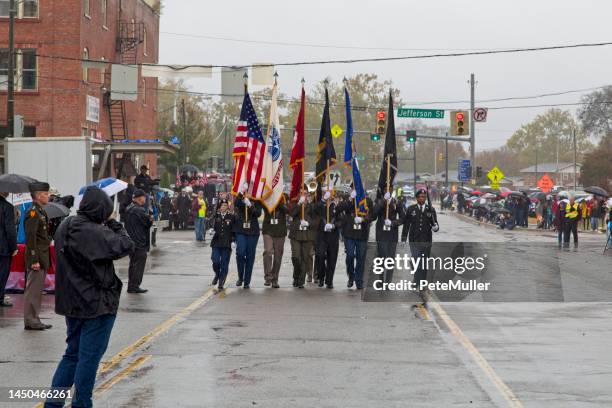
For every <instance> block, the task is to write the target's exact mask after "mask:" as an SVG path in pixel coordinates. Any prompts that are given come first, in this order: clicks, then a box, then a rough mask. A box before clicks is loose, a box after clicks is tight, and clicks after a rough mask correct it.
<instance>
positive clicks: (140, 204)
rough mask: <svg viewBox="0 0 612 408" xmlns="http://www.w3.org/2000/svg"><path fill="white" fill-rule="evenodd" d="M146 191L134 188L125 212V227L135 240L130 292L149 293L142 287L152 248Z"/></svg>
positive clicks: (131, 255) (129, 285)
mask: <svg viewBox="0 0 612 408" xmlns="http://www.w3.org/2000/svg"><path fill="white" fill-rule="evenodd" d="M146 200H147V198H146V193H145V192H144V191H142V190H141V189H139V188H137V189H136V190H134V197H133V199H132V201H133V202H132V204H131V205H130V206H129V207H128V208H127V210H126V212H125V229H126V230H127V232H128V234H129V236H130V238H132V241H134V244H135V247H134V251H133V252H132V253H131V254H130V266H129V269H128V288H127V292H128V293H147V292H148V290H147V289H143V288H141V287H140V284H141V283H142V277H143V275H144V270H145V266H146V263H147V253H148V252H149V249H150V236H151V235H150V233H149V230H150V229H151V225H153V220H152V218H151V216H149V215H147V212H146V210H145V207H144V206H145V204H146Z"/></svg>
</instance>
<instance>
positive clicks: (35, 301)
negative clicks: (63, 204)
mask: <svg viewBox="0 0 612 408" xmlns="http://www.w3.org/2000/svg"><path fill="white" fill-rule="evenodd" d="M39 191H42V190H39ZM48 224H49V220H48V218H47V213H46V212H45V210H44V209H43V208H42V207H41V206H40V205H38V204H36V203H35V204H33V205H32V207H30V209H29V210H28V211H27V213H26V217H25V221H24V227H25V234H26V250H25V263H26V288H25V292H24V311H23V313H24V324H25V327H26V328H35V327H40V326H42V325H43V324H42V322H41V321H40V318H39V313H40V306H41V302H42V291H43V289H44V287H45V276H46V275H47V270H49V267H50V266H51V257H50V252H49V245H50V244H51V239H50V238H49V231H48ZM34 264H39V265H40V268H38V270H34V269H33V268H32V266H33V265H34Z"/></svg>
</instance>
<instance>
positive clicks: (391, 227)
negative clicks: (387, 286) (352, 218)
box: [374, 192, 404, 282]
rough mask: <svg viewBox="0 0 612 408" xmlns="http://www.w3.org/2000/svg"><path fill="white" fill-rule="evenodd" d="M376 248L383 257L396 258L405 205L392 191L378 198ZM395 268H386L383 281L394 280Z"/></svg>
mask: <svg viewBox="0 0 612 408" xmlns="http://www.w3.org/2000/svg"><path fill="white" fill-rule="evenodd" d="M374 214H375V215H376V249H377V253H378V256H379V257H381V258H395V255H396V254H397V241H398V238H399V226H400V225H402V223H403V222H404V206H403V204H402V203H401V202H399V201H398V200H397V199H396V198H394V197H393V196H392V194H391V193H390V192H386V193H385V194H384V195H383V196H382V197H380V198H379V199H378V200H376V205H375V207H374ZM393 271H394V269H385V272H384V274H383V276H382V278H383V282H391V281H392V280H393Z"/></svg>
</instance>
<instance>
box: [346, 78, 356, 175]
mask: <svg viewBox="0 0 612 408" xmlns="http://www.w3.org/2000/svg"><path fill="white" fill-rule="evenodd" d="M344 99H345V100H346V143H345V144H344V165H345V166H348V167H351V163H352V162H353V152H355V149H354V146H353V117H352V116H351V98H350V97H349V93H348V89H346V87H345V88H344Z"/></svg>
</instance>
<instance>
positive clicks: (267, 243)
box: [261, 197, 287, 288]
mask: <svg viewBox="0 0 612 408" xmlns="http://www.w3.org/2000/svg"><path fill="white" fill-rule="evenodd" d="M261 229H262V235H263V241H264V253H263V264H264V280H265V282H264V285H265V286H272V287H273V288H278V287H279V286H278V275H279V272H280V267H281V262H282V260H283V252H284V248H285V238H286V237H287V206H286V205H285V199H284V197H283V200H282V201H281V202H280V203H279V204H278V206H276V208H275V209H274V210H272V211H271V212H270V211H268V210H267V209H264V220H263V225H262V228H261Z"/></svg>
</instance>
